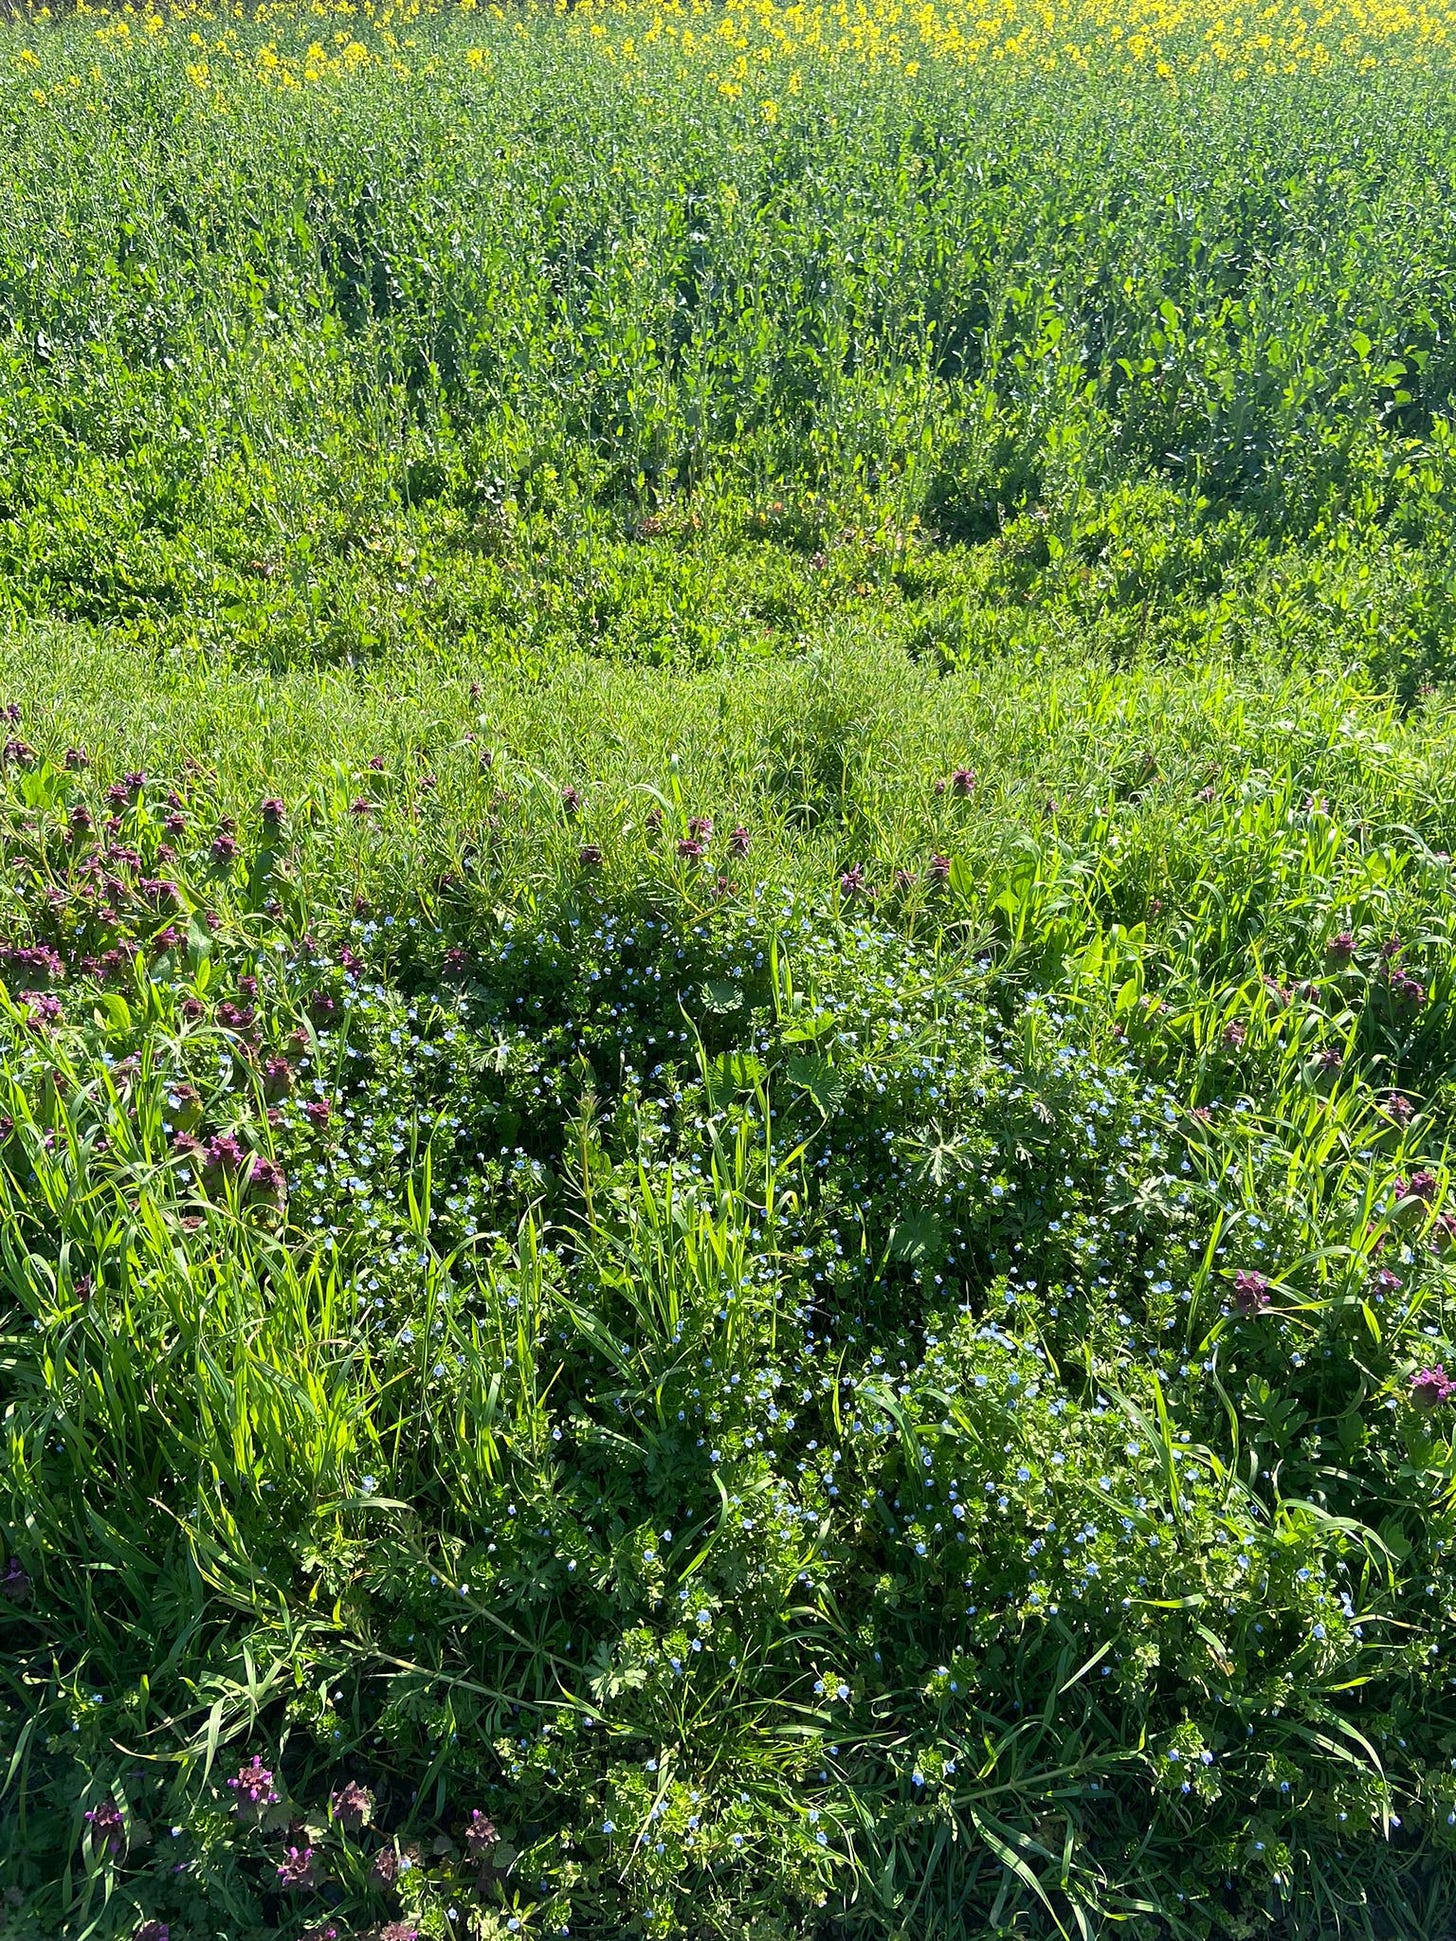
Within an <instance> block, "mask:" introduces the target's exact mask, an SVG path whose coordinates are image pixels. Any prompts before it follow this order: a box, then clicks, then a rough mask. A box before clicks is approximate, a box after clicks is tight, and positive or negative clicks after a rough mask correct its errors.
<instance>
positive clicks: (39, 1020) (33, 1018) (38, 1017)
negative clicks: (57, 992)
mask: <svg viewBox="0 0 1456 1941" xmlns="http://www.w3.org/2000/svg"><path fill="white" fill-rule="evenodd" d="M20 1002H21V1004H22V1005H23V1007H24V1011H25V1022H26V1023H27V1024H28V1025H29V1026H30V1027H31V1029H32V1030H33V1031H43V1030H44V1029H45V1027H46V1026H47V1025H48V1024H54V1022H55V1021H56V1019H57V1018H58V1017H59V1016H60V1015H61V1000H60V999H59V998H58V997H53V996H52V995H51V993H50V992H49V991H22V992H21V993H20Z"/></svg>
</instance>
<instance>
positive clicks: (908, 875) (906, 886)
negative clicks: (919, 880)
mask: <svg viewBox="0 0 1456 1941" xmlns="http://www.w3.org/2000/svg"><path fill="white" fill-rule="evenodd" d="M890 881H891V883H892V884H893V885H894V887H895V888H896V889H897V890H913V889H914V887H915V875H914V872H913V871H912V870H908V869H897V870H896V871H895V874H894V875H893V876H892V877H891V878H890Z"/></svg>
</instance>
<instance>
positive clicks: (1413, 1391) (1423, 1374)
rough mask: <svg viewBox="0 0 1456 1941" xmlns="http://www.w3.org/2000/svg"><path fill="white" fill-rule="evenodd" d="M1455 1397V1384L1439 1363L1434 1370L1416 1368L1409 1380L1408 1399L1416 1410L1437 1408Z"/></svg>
mask: <svg viewBox="0 0 1456 1941" xmlns="http://www.w3.org/2000/svg"><path fill="white" fill-rule="evenodd" d="M1453 1395H1456V1382H1453V1381H1452V1380H1451V1378H1450V1377H1449V1376H1448V1375H1447V1373H1446V1370H1445V1369H1444V1368H1443V1367H1442V1365H1441V1363H1440V1362H1437V1363H1436V1365H1435V1367H1434V1368H1418V1369H1417V1370H1416V1372H1415V1373H1414V1374H1413V1375H1412V1376H1411V1378H1410V1397H1411V1400H1412V1402H1414V1403H1415V1405H1416V1407H1417V1408H1418V1409H1434V1408H1439V1407H1440V1405H1441V1403H1442V1402H1449V1401H1450V1399H1451V1397H1452V1396H1453Z"/></svg>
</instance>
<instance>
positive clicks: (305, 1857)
mask: <svg viewBox="0 0 1456 1941" xmlns="http://www.w3.org/2000/svg"><path fill="white" fill-rule="evenodd" d="M317 1880H318V1875H317V1874H316V1873H315V1871H314V1864H313V1848H312V1847H290V1848H289V1849H288V1851H287V1853H286V1854H285V1855H284V1857H283V1859H282V1860H281V1861H280V1862H279V1863H278V1885H279V1886H280V1887H312V1886H314V1885H315V1883H316V1882H317Z"/></svg>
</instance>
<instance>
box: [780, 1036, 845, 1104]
mask: <svg viewBox="0 0 1456 1941" xmlns="http://www.w3.org/2000/svg"><path fill="white" fill-rule="evenodd" d="M786 1069H787V1076H788V1080H789V1083H790V1084H791V1085H797V1086H798V1088H799V1090H800V1091H801V1092H806V1093H807V1094H808V1095H809V1097H810V1098H811V1099H812V1100H813V1101H814V1103H815V1105H817V1106H818V1108H819V1110H820V1111H821V1112H822V1113H823V1114H824V1116H825V1118H826V1119H827V1118H829V1117H831V1116H832V1114H834V1113H835V1112H837V1111H838V1110H839V1108H840V1106H841V1105H843V1103H844V1101H845V1098H846V1096H847V1095H848V1092H849V1080H848V1079H847V1078H846V1077H845V1075H844V1073H843V1072H841V1071H839V1070H837V1069H836V1067H835V1066H833V1065H831V1064H830V1062H829V1060H828V1059H827V1058H820V1057H817V1056H816V1055H815V1054H813V1053H811V1052H803V1053H800V1054H799V1055H797V1056H796V1057H793V1058H791V1059H790V1060H789V1062H788V1066H787V1068H786Z"/></svg>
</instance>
